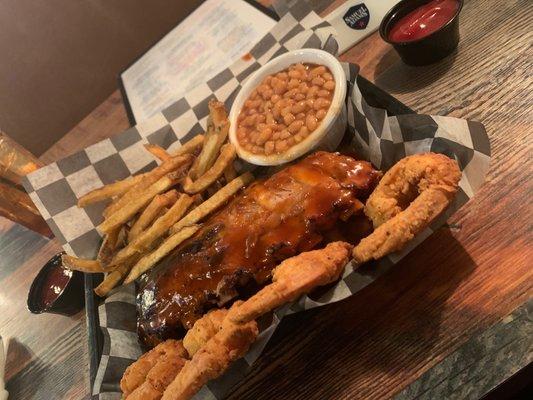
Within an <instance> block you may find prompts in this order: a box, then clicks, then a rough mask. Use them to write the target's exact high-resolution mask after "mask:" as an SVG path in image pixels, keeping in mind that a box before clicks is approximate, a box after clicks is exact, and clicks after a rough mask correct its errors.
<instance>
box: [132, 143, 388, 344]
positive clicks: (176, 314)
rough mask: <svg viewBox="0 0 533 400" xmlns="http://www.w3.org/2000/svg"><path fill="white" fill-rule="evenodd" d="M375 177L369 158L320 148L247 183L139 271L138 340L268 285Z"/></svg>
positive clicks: (171, 331)
mask: <svg viewBox="0 0 533 400" xmlns="http://www.w3.org/2000/svg"><path fill="white" fill-rule="evenodd" d="M380 176H381V174H380V173H379V171H376V170H375V169H374V168H373V167H372V166H371V164H370V163H368V162H365V161H357V160H355V159H353V158H351V157H347V156H343V155H340V154H337V153H326V152H318V153H315V154H313V155H311V156H308V157H307V158H305V159H304V160H302V161H300V162H298V163H296V164H294V165H291V166H289V167H286V168H284V169H283V170H281V171H280V172H278V173H276V174H274V175H273V176H271V177H270V178H268V179H266V180H264V181H258V182H256V183H254V184H252V185H251V186H250V187H249V188H247V189H245V190H244V191H243V192H242V193H241V194H240V195H238V196H236V197H235V198H234V199H233V200H232V201H231V202H230V203H229V204H228V205H227V206H226V207H224V208H223V209H222V210H220V211H219V212H218V213H217V214H215V215H213V216H212V217H210V218H208V219H207V221H206V222H205V223H204V225H203V227H202V228H201V229H200V230H199V231H198V232H197V233H196V234H195V235H194V236H193V237H192V238H190V239H189V240H188V241H186V242H185V243H184V244H183V245H182V246H180V247H179V248H178V249H176V251H174V252H173V253H172V254H171V255H170V256H169V257H167V258H166V259H165V260H164V261H163V262H162V263H161V264H159V265H158V266H157V267H156V268H154V269H153V270H152V271H151V272H150V273H148V274H146V275H145V276H143V278H142V280H141V285H140V288H139V293H138V295H137V311H138V332H139V337H140V339H141V342H142V343H143V344H144V345H145V346H146V347H153V346H155V345H157V344H158V343H159V342H161V341H163V340H165V339H168V338H172V337H179V336H181V335H183V333H184V331H185V330H186V329H189V328H191V327H192V325H193V324H194V322H195V321H196V320H197V319H198V318H200V317H201V316H202V315H203V314H204V313H205V312H206V311H207V309H209V308H212V307H214V306H215V305H217V304H218V305H220V304H223V303H224V302H226V301H229V300H230V299H232V298H234V297H235V296H237V294H238V292H237V291H238V290H239V288H242V287H244V286H245V285H250V284H254V285H258V286H261V285H264V284H266V283H267V282H268V280H269V279H270V277H271V271H272V269H273V268H274V267H275V266H276V265H277V264H279V263H280V262H281V261H282V260H284V259H286V258H289V257H292V256H294V255H296V254H299V253H301V252H304V251H307V250H311V249H313V248H316V247H317V246H319V245H321V244H324V242H325V241H326V240H327V237H331V232H332V231H333V230H335V226H336V224H337V223H338V222H339V221H340V220H343V221H345V220H346V219H347V218H348V217H349V216H350V215H352V214H353V213H354V212H356V211H360V208H361V203H360V201H359V200H358V199H364V198H366V197H367V196H368V195H369V193H370V192H371V190H372V189H373V188H374V187H375V185H376V184H377V182H378V180H379V178H380Z"/></svg>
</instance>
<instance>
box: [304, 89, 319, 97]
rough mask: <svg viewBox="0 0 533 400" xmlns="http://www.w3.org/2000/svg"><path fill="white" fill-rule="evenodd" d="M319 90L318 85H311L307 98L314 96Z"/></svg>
mask: <svg viewBox="0 0 533 400" xmlns="http://www.w3.org/2000/svg"><path fill="white" fill-rule="evenodd" d="M318 90H319V88H318V86H311V87H310V88H309V90H308V91H307V98H308V99H312V98H314V97H315V96H316V94H317V93H318Z"/></svg>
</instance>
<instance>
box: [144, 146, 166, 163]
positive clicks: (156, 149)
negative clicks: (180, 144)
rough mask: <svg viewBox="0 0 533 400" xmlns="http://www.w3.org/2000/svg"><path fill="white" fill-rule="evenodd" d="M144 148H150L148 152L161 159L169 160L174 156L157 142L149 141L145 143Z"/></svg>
mask: <svg viewBox="0 0 533 400" xmlns="http://www.w3.org/2000/svg"><path fill="white" fill-rule="evenodd" d="M144 148H145V149H146V150H148V152H149V153H150V154H152V155H153V156H154V157H155V158H157V159H159V160H161V161H169V160H170V159H171V158H172V156H171V155H170V154H168V153H167V151H166V150H165V149H164V148H162V147H161V146H158V145H157V144H151V143H147V144H145V145H144Z"/></svg>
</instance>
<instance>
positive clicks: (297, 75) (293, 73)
mask: <svg viewBox="0 0 533 400" xmlns="http://www.w3.org/2000/svg"><path fill="white" fill-rule="evenodd" d="M289 77H291V78H294V79H298V80H299V79H300V78H301V77H302V74H301V73H300V71H298V70H297V69H292V70H290V71H289Z"/></svg>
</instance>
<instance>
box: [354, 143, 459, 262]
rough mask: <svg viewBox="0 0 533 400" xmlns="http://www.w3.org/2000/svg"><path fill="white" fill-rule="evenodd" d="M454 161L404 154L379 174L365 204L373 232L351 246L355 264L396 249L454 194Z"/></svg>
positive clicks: (431, 155)
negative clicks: (372, 225) (382, 173)
mask: <svg viewBox="0 0 533 400" xmlns="http://www.w3.org/2000/svg"><path fill="white" fill-rule="evenodd" d="M460 179H461V171H460V170H459V167H458V165H457V162H456V161H454V160H451V159H450V158H448V157H446V156H445V155H442V154H436V153H426V154H416V155H413V156H409V157H406V158H404V159H402V160H400V161H399V162H398V163H396V164H395V165H394V166H393V167H392V168H391V169H390V170H388V171H387V173H386V174H385V175H384V176H383V178H382V179H381V181H380V182H379V184H378V186H377V187H376V189H375V190H374V191H373V192H372V194H371V195H370V197H369V198H368V201H367V203H366V206H365V213H366V215H367V216H368V217H369V218H370V219H371V220H372V222H373V224H374V228H376V229H375V231H374V232H373V233H372V234H370V235H369V236H368V237H366V238H364V239H363V240H361V242H360V243H359V244H358V245H357V246H356V247H355V248H354V250H353V257H354V259H355V261H357V262H358V263H363V262H366V261H368V260H370V259H378V258H380V257H383V256H385V255H387V254H389V253H391V252H394V251H397V250H400V249H402V248H403V246H404V245H405V244H406V243H407V242H408V241H409V240H411V239H412V238H413V237H414V236H415V235H416V234H418V233H419V232H421V231H422V230H423V229H424V228H426V227H427V226H428V225H429V224H430V223H431V222H432V221H433V220H434V219H435V218H436V217H437V216H438V215H439V214H440V213H441V212H442V211H444V209H446V207H447V206H448V205H449V204H450V202H451V201H452V199H453V197H454V196H455V194H456V192H457V188H458V184H459V180H460Z"/></svg>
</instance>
